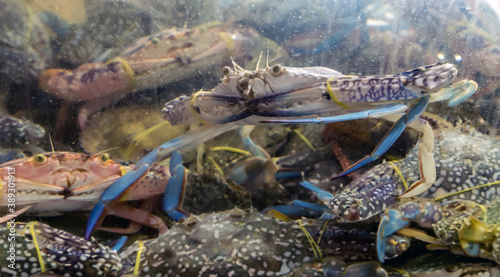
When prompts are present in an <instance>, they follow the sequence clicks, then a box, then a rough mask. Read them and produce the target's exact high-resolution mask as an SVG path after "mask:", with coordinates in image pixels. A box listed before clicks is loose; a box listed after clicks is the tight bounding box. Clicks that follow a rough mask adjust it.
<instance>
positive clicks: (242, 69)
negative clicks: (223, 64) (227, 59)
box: [231, 57, 245, 71]
mask: <svg viewBox="0 0 500 277" xmlns="http://www.w3.org/2000/svg"><path fill="white" fill-rule="evenodd" d="M231 61H232V62H233V66H234V70H235V71H236V70H239V71H245V69H244V68H243V67H241V66H240V65H239V64H237V63H236V62H235V61H234V59H233V57H231Z"/></svg>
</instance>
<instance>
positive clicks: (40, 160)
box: [33, 154, 47, 164]
mask: <svg viewBox="0 0 500 277" xmlns="http://www.w3.org/2000/svg"><path fill="white" fill-rule="evenodd" d="M33 160H34V161H35V162H36V163H38V164H44V163H46V162H47V157H45V156H44V155H41V154H37V155H35V156H33Z"/></svg>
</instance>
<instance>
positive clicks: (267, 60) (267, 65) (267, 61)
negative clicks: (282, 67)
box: [266, 38, 269, 68]
mask: <svg viewBox="0 0 500 277" xmlns="http://www.w3.org/2000/svg"><path fill="white" fill-rule="evenodd" d="M268 67H269V38H268V39H267V57H266V68H268Z"/></svg>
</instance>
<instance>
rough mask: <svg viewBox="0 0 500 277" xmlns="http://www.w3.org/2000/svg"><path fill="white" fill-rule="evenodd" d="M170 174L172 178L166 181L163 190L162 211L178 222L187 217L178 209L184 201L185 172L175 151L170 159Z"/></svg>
mask: <svg viewBox="0 0 500 277" xmlns="http://www.w3.org/2000/svg"><path fill="white" fill-rule="evenodd" d="M170 172H171V173H172V177H170V179H169V180H168V182H167V188H166V189H165V195H164V197H163V210H165V212H166V213H167V214H168V215H169V216H170V217H172V218H173V219H174V220H175V221H178V220H179V219H180V218H182V217H187V213H186V212H185V211H183V210H182V209H181V207H180V206H181V205H182V201H183V200H184V189H185V185H186V179H187V172H186V169H185V168H184V166H183V165H182V157H181V155H180V154H179V152H177V151H175V152H174V153H173V154H172V158H171V159H170Z"/></svg>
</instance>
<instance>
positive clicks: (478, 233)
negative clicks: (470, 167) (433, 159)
mask: <svg viewBox="0 0 500 277" xmlns="http://www.w3.org/2000/svg"><path fill="white" fill-rule="evenodd" d="M499 207H500V201H499V200H498V198H497V199H495V200H494V201H493V202H491V203H489V204H488V205H486V207H485V206H483V205H480V204H477V203H475V202H473V201H469V200H454V201H449V202H445V203H443V204H438V203H436V202H434V201H433V200H428V199H416V200H410V201H405V202H402V203H400V205H398V206H397V207H395V208H394V209H389V210H387V211H386V212H385V213H384V215H383V217H382V220H381V221H380V224H379V229H378V232H377V253H378V257H379V260H380V261H381V262H383V261H384V257H386V255H385V252H386V249H387V247H391V246H390V245H387V244H386V241H387V240H386V238H387V237H389V236H392V235H393V234H395V233H396V232H397V233H398V234H401V235H404V236H411V237H415V238H417V239H419V240H422V241H425V242H428V243H431V244H430V245H429V246H428V248H429V249H450V250H451V251H452V252H453V253H456V254H462V255H467V256H470V257H481V258H485V259H490V260H492V261H495V262H496V263H499V262H500V251H499V245H500V229H499V227H498V212H499ZM411 222H416V223H418V224H419V225H420V226H421V227H423V228H432V229H433V230H434V233H435V235H436V236H437V238H435V237H432V236H429V235H427V234H426V233H425V232H423V231H420V230H416V229H412V228H407V227H408V226H409V225H410V223H411Z"/></svg>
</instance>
